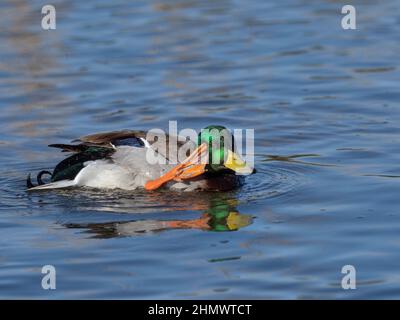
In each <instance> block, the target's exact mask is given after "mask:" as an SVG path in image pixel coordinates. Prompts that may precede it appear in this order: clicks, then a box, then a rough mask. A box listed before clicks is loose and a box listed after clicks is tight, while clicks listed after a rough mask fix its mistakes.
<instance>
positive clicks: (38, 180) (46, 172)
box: [26, 170, 53, 189]
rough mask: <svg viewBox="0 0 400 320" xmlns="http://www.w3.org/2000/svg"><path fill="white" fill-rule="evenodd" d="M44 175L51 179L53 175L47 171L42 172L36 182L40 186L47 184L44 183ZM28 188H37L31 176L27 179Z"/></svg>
mask: <svg viewBox="0 0 400 320" xmlns="http://www.w3.org/2000/svg"><path fill="white" fill-rule="evenodd" d="M44 174H47V175H50V177H51V176H52V175H53V174H52V173H51V172H50V171H46V170H42V171H40V172H39V173H38V175H37V177H36V180H37V183H38V185H39V186H41V185H43V184H45V182H43V180H42V176H43V175H44ZM26 186H27V188H28V189H30V188H33V187H35V185H34V184H33V183H32V180H31V174H28V178H27V179H26Z"/></svg>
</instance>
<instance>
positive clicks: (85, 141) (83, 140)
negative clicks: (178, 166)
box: [50, 130, 196, 159]
mask: <svg viewBox="0 0 400 320" xmlns="http://www.w3.org/2000/svg"><path fill="white" fill-rule="evenodd" d="M157 137H158V133H157V132H147V131H142V130H122V131H111V132H100V133H95V134H90V135H87V136H83V137H80V138H78V139H75V140H73V141H72V142H80V144H79V145H77V146H74V147H72V148H71V146H69V145H50V146H52V147H58V148H62V149H63V150H65V151H72V152H80V148H85V147H87V146H101V147H108V148H114V147H115V146H121V145H126V146H132V147H149V146H150V145H152V144H153V143H154V142H155V141H159V140H158V138H157ZM172 138H174V139H173V141H176V145H177V148H178V149H179V148H180V147H182V146H183V145H185V144H186V143H191V144H192V149H194V148H195V147H196V144H195V143H194V142H190V141H189V139H188V138H186V137H172V136H170V135H168V134H165V148H162V147H161V148H157V152H159V153H160V154H161V155H162V156H164V157H165V158H166V159H169V147H170V140H171V139H172ZM75 150H76V151H75Z"/></svg>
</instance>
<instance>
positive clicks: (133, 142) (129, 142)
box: [112, 137, 144, 148]
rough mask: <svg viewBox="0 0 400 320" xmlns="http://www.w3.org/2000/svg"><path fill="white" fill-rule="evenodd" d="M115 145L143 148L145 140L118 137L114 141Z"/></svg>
mask: <svg viewBox="0 0 400 320" xmlns="http://www.w3.org/2000/svg"><path fill="white" fill-rule="evenodd" d="M112 144H113V145H114V146H130V147H137V148H142V147H144V142H143V141H142V140H141V139H139V138H135V137H130V138H125V139H116V140H113V141H112Z"/></svg>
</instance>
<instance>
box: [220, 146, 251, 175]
mask: <svg viewBox="0 0 400 320" xmlns="http://www.w3.org/2000/svg"><path fill="white" fill-rule="evenodd" d="M224 166H225V167H227V168H228V169H231V170H233V171H235V172H236V173H237V174H239V175H247V174H252V173H253V171H254V169H253V168H251V167H250V166H249V165H248V164H247V163H246V162H245V161H244V160H243V159H242V158H241V157H240V156H239V155H238V154H237V153H235V152H233V151H232V150H228V156H227V158H226V161H225V163H224Z"/></svg>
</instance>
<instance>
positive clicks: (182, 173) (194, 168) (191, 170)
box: [144, 143, 208, 190]
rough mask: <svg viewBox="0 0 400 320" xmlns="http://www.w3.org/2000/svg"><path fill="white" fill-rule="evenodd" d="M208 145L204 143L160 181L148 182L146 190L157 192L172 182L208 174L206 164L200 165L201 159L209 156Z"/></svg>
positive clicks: (145, 186)
mask: <svg viewBox="0 0 400 320" xmlns="http://www.w3.org/2000/svg"><path fill="white" fill-rule="evenodd" d="M207 149H208V147H207V144H205V143H202V144H201V145H200V146H199V147H198V148H197V149H196V150H194V152H192V154H191V155H189V157H187V158H186V159H185V160H184V161H183V162H182V163H180V164H178V165H177V166H175V167H174V168H172V169H171V170H170V171H168V172H167V173H166V174H164V175H163V176H161V177H160V178H158V179H155V180H150V181H147V182H146V184H145V185H144V188H145V189H146V190H156V189H158V188H160V187H161V186H162V185H163V184H165V183H167V182H168V181H171V180H176V181H180V180H186V179H191V178H194V177H197V176H199V175H201V174H203V173H204V172H206V164H203V163H199V162H200V161H199V160H200V159H202V157H203V156H205V155H206V154H207Z"/></svg>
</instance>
